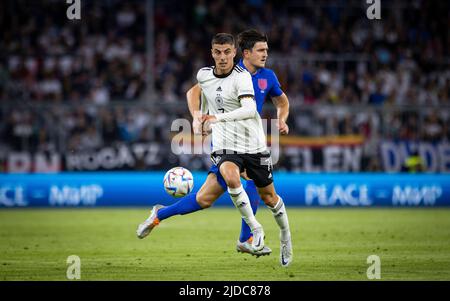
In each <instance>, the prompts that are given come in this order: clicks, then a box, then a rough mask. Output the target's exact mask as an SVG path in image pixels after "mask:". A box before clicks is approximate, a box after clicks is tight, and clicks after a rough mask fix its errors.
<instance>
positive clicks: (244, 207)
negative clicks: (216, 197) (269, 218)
mask: <svg viewBox="0 0 450 301" xmlns="http://www.w3.org/2000/svg"><path fill="white" fill-rule="evenodd" d="M228 193H229V194H230V197H231V200H232V201H233V203H234V206H236V208H237V209H238V210H239V212H240V213H241V216H242V218H243V219H244V220H245V222H246V223H247V225H248V226H249V227H250V229H251V230H252V232H253V230H254V229H256V228H260V227H261V224H260V223H258V221H257V220H256V218H255V215H254V214H253V211H252V207H251V206H250V200H249V199H248V195H247V193H246V192H245V190H244V188H243V187H242V185H241V186H239V187H238V188H230V187H228Z"/></svg>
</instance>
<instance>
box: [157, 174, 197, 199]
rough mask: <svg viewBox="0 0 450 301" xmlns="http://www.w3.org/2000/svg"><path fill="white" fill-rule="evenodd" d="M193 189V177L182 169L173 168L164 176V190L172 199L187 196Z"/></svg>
mask: <svg viewBox="0 0 450 301" xmlns="http://www.w3.org/2000/svg"><path fill="white" fill-rule="evenodd" d="M192 188H194V177H193V176H192V173H191V172H190V171H189V170H188V169H186V168H184V167H174V168H172V169H170V170H169V171H168V172H166V174H165V176H164V189H165V190H166V192H167V193H168V194H170V195H171V196H173V197H176V198H180V197H183V196H185V195H187V194H189V193H190V192H191V191H192Z"/></svg>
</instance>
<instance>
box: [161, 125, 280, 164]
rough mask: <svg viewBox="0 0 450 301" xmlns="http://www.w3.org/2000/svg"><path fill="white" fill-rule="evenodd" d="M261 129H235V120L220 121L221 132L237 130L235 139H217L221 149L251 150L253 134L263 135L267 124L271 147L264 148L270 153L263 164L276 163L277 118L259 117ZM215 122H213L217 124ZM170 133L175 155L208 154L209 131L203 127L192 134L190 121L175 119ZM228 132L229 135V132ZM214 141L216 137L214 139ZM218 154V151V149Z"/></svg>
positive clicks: (253, 139) (253, 150)
mask: <svg viewBox="0 0 450 301" xmlns="http://www.w3.org/2000/svg"><path fill="white" fill-rule="evenodd" d="M261 122H262V126H263V131H264V133H258V132H257V130H258V129H254V130H256V132H255V131H253V129H252V130H249V129H245V128H242V129H238V128H237V125H236V122H232V121H230V122H223V121H221V122H220V125H221V129H220V131H221V134H222V135H221V136H222V137H225V136H227V133H228V134H232V135H234V134H236V133H237V134H238V136H236V137H235V139H230V140H227V139H224V140H223V141H220V145H221V147H220V148H221V149H223V150H226V151H232V152H233V153H234V151H233V150H235V149H240V150H241V151H240V152H242V153H254V152H255V148H256V145H255V144H256V143H257V142H258V141H257V137H255V135H259V134H260V135H264V136H266V133H267V132H268V128H269V125H270V133H268V134H269V135H270V136H268V137H270V141H268V142H270V147H268V148H267V150H268V151H269V152H270V154H271V158H272V160H267V159H264V160H262V162H261V164H262V165H272V164H276V163H277V162H278V159H279V155H280V133H279V130H278V119H271V120H270V122H268V121H267V119H261ZM217 125H218V123H216V124H214V125H212V126H217ZM170 130H171V132H172V133H175V134H174V135H173V137H172V141H171V144H170V147H171V150H172V153H173V154H174V155H183V154H185V155H202V154H208V155H209V154H211V151H212V135H211V132H210V131H204V132H203V135H192V132H193V128H192V123H191V122H190V121H189V120H187V119H183V118H180V119H175V120H174V121H173V122H172V125H171V127H170ZM250 131H251V132H250ZM228 136H230V135H228ZM216 143H217V141H216ZM217 154H218V153H217Z"/></svg>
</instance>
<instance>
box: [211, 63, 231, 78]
mask: <svg viewBox="0 0 450 301" xmlns="http://www.w3.org/2000/svg"><path fill="white" fill-rule="evenodd" d="M215 70H216V66H214V68H213V75H214V76H215V77H217V78H225V77H227V76H228V75H230V74H231V73H232V72H233V70H234V65H233V68H231V71H230V72H228V73H226V74H216V72H214V71H215Z"/></svg>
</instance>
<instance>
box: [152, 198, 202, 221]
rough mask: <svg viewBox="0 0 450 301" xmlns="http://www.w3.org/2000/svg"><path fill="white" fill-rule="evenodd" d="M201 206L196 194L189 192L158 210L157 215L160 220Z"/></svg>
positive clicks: (196, 209)
mask: <svg viewBox="0 0 450 301" xmlns="http://www.w3.org/2000/svg"><path fill="white" fill-rule="evenodd" d="M202 209H203V208H202V207H200V205H199V204H198V203H197V194H196V193H191V194H188V195H187V196H185V197H182V198H181V199H180V200H179V201H178V202H176V203H175V204H172V205H170V206H167V207H164V208H161V209H159V210H158V213H157V216H158V219H159V220H160V221H162V220H163V219H166V218H169V217H171V216H173V215H177V214H188V213H192V212H195V211H198V210H202Z"/></svg>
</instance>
